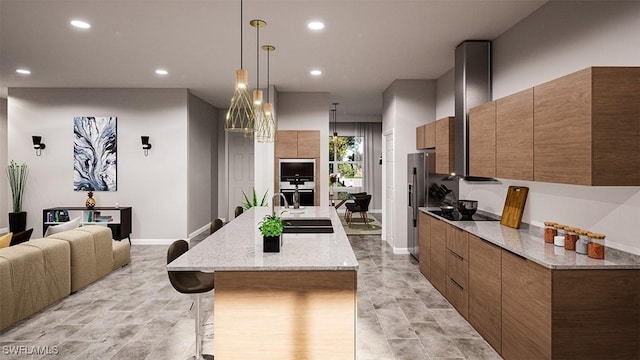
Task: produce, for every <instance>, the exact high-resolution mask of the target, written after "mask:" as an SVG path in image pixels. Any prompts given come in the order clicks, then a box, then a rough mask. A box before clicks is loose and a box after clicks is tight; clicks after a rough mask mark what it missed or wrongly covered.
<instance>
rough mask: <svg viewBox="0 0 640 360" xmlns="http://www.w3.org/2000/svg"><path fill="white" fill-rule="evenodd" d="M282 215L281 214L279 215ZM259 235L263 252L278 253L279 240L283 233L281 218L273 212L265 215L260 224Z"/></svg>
mask: <svg viewBox="0 0 640 360" xmlns="http://www.w3.org/2000/svg"><path fill="white" fill-rule="evenodd" d="M283 213H284V211H283V212H281V213H280V215H282V214H283ZM259 229H260V233H261V234H262V251H263V252H280V238H281V236H282V232H283V231H284V222H283V221H282V217H280V216H279V215H277V214H276V212H275V211H273V212H272V213H271V214H270V215H265V216H264V218H263V219H262V221H261V222H260V227H259Z"/></svg>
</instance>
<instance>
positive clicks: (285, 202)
mask: <svg viewBox="0 0 640 360" xmlns="http://www.w3.org/2000/svg"><path fill="white" fill-rule="evenodd" d="M276 197H278V198H282V200H284V206H285V208H288V207H289V203H288V202H287V198H286V197H284V194H283V193H275V194H273V196H272V197H271V213H272V214H275V213H276V202H275V201H273V199H274V198H276ZM278 200H280V199H278Z"/></svg>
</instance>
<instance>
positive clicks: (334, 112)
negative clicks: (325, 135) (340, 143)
mask: <svg viewBox="0 0 640 360" xmlns="http://www.w3.org/2000/svg"><path fill="white" fill-rule="evenodd" d="M339 104H340V103H333V109H332V110H331V112H333V140H334V141H335V140H336V139H337V138H338V128H337V127H336V125H337V117H336V112H337V111H338V109H337V107H338V105H339Z"/></svg>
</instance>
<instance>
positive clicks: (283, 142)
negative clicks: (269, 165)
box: [275, 130, 298, 166]
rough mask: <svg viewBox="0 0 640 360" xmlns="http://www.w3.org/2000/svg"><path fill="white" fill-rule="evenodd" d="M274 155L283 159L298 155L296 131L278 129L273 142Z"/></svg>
mask: <svg viewBox="0 0 640 360" xmlns="http://www.w3.org/2000/svg"><path fill="white" fill-rule="evenodd" d="M275 157H276V158H284V159H286V158H297V157H298V132H297V131H295V130H278V140H277V141H276V143H275ZM276 166H277V164H276Z"/></svg>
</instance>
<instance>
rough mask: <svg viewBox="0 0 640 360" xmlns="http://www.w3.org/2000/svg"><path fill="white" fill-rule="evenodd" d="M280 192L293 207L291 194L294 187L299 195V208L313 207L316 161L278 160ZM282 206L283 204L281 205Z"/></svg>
mask: <svg viewBox="0 0 640 360" xmlns="http://www.w3.org/2000/svg"><path fill="white" fill-rule="evenodd" d="M279 167H280V192H281V193H282V194H284V196H285V198H286V199H287V201H288V202H289V205H293V193H294V191H295V188H296V185H297V186H298V191H299V193H300V205H301V206H314V205H315V191H316V183H315V178H316V160H315V159H280V164H279ZM281 205H284V204H281Z"/></svg>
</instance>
